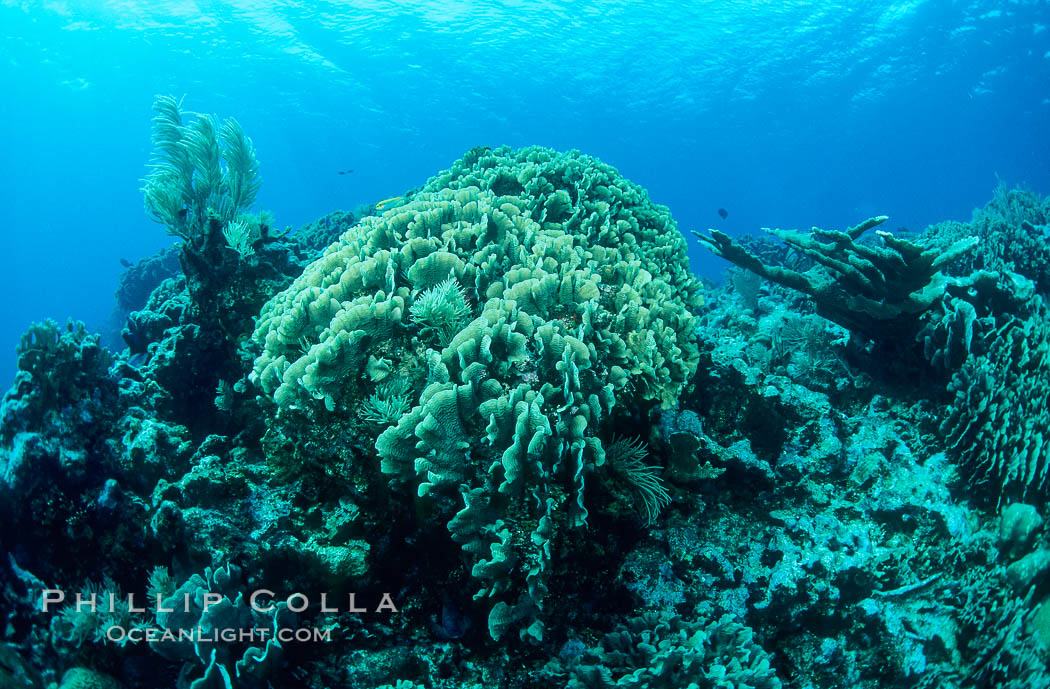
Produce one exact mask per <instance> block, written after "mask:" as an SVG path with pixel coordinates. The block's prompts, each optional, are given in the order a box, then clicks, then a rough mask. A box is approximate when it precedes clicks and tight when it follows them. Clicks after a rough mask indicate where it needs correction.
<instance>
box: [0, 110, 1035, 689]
mask: <svg viewBox="0 0 1050 689" xmlns="http://www.w3.org/2000/svg"><path fill="white" fill-rule="evenodd" d="M158 107H159V109H160V112H159V114H158V120H157V122H156V125H157V136H156V143H157V146H158V156H159V158H158V159H157V163H158V165H159V167H158V168H156V170H155V173H154V175H152V176H151V178H150V180H149V181H148V182H147V198H148V199H150V200H149V201H148V203H149V205H150V207H151V208H152V211H153V214H154V215H155V216H156V217H157V218H158V219H159V220H161V221H162V222H164V224H165V226H166V227H167V228H168V229H169V231H171V232H173V233H174V234H175V235H176V236H178V237H179V238H180V240H181V242H180V244H179V245H178V246H177V247H176V248H174V249H171V250H168V251H167V252H166V253H164V254H162V255H161V256H159V257H157V258H156V259H154V260H146V261H144V262H142V263H140V266H139V268H140V269H133V270H131V271H129V272H128V275H127V281H126V282H127V285H126V288H125V289H123V290H122V294H123V295H124V296H123V297H122V303H121V305H120V308H121V309H125V310H129V311H130V313H129V314H128V318H127V325H126V326H125V333H124V340H125V343H126V345H127V347H126V348H125V349H123V350H122V351H119V352H109V351H107V350H106V348H105V347H103V346H102V345H101V343H100V339H99V337H98V336H96V335H93V334H90V333H88V332H87V330H86V329H85V328H84V327H83V326H82V325H80V324H77V323H73V322H70V323H69V324H67V325H65V326H60V325H59V324H57V323H54V322H46V323H41V324H34V325H32V326H31V327H30V328H29V330H28V332H27V333H26V335H25V337H24V338H23V340H22V342H21V344H20V346H19V349H18V355H19V363H18V367H19V371H18V373H17V377H16V380H15V384H14V385H13V387H12V388H11V390H10V391H8V393H7V394H6V395H5V396H4V399H3V403H2V405H0V519H2V520H3V523H4V525H5V528H4V529H3V530H2V531H0V545H2V548H3V551H4V553H3V557H0V610H2V611H3V618H2V619H3V621H4V624H3V625H2V626H0V631H2V634H3V643H2V644H0V685H2V686H5V687H6V686H12V687H25V688H27V689H42V688H43V687H55V688H58V689H64V688H72V687H105V688H114V687H123V688H124V689H147V688H148V689H157V688H158V687H166V688H170V689H186V688H189V689H207V688H211V687H216V688H218V689H257V688H258V689H261V688H262V687H274V688H277V687H306V688H311V689H312V688H316V689H321V688H322V687H324V688H325V689H332V688H334V687H377V688H386V687H391V688H393V689H416V688H422V687H425V688H427V689H477V688H480V687H495V686H499V687H507V688H508V689H512V688H513V689H517V688H521V689H533V688H536V689H542V688H544V687H550V688H552V689H553V688H554V687H577V688H583V687H614V686H616V687H689V686H692V687H727V688H728V687H755V688H760V687H768V688H777V687H811V688H814V689H815V688H817V687H827V688H829V689H831V688H833V687H851V688H853V687H856V688H859V689H875V688H877V687H902V688H903V687H914V688H916V689H930V688H933V687H943V688H945V689H947V688H949V687H959V686H968V687H979V688H982V689H983V688H985V687H987V688H989V689H990V688H991V687H1007V688H1011V689H1012V688H1014V687H1017V688H1020V687H1032V686H1050V672H1048V670H1047V658H1048V657H1050V537H1048V532H1047V528H1046V519H1047V514H1046V499H1045V498H1046V495H1047V492H1048V491H1047V484H1048V483H1050V482H1048V481H1047V478H1046V475H1047V473H1050V469H1048V468H1047V453H1046V450H1045V448H1046V445H1045V442H1046V440H1045V438H1044V435H1045V429H1046V428H1048V427H1050V419H1048V418H1046V409H1047V404H1046V400H1047V394H1048V392H1047V391H1048V390H1050V373H1048V371H1050V362H1048V361H1047V356H1048V353H1050V330H1048V326H1047V323H1048V322H1050V314H1048V312H1047V307H1046V305H1045V299H1046V272H1045V271H1046V270H1047V262H1046V257H1045V255H1044V254H1041V253H1039V252H1040V251H1041V249H1040V248H1039V247H1040V243H1039V242H1040V237H1041V236H1042V235H1041V234H1040V233H1042V232H1043V231H1044V230H1045V227H1046V208H1047V203H1046V201H1045V200H1043V199H1041V198H1038V197H1036V196H1035V195H1034V194H1032V193H1031V192H1028V191H1023V190H1020V191H1019V190H1009V191H1008V190H1005V189H1002V188H1001V189H999V190H997V191H996V193H995V198H994V199H993V201H992V203H990V204H989V206H988V207H987V208H985V209H982V210H980V211H978V212H977V213H975V215H974V218H973V220H972V221H971V222H970V223H944V224H941V225H937V226H934V227H931V228H929V229H928V230H927V231H926V232H925V233H923V234H921V235H917V236H908V237H906V238H905V237H903V236H900V235H899V234H898V236H890V235H888V234H886V233H882V234H881V235H880V237H879V238H878V239H876V240H872V239H870V238H868V237H864V236H862V235H863V234H864V232H865V230H867V229H872V228H873V227H874V226H875V225H877V224H878V223H879V222H881V220H880V219H878V218H876V219H873V220H871V221H868V222H867V223H863V224H862V225H860V226H858V227H856V228H852V229H851V230H848V231H846V232H826V231H820V230H815V231H813V232H811V233H798V232H777V233H775V236H776V237H779V238H780V239H782V240H783V243H781V242H777V241H774V240H771V239H768V238H739V239H730V238H729V237H728V236H725V235H721V234H718V233H713V234H712V235H711V236H710V237H709V238H707V239H706V241H707V242H708V244H709V245H710V246H712V247H713V248H715V249H716V250H718V251H720V252H721V253H723V254H724V255H726V256H727V257H728V258H730V259H732V260H735V261H737V262H739V263H740V264H742V265H743V266H744V267H745V268H748V269H749V270H737V271H736V272H734V273H733V274H732V275H731V276H730V279H729V280H728V281H727V282H726V284H724V285H721V286H718V285H711V286H709V287H705V288H704V295H703V299H701V298H700V289H699V284H698V282H697V281H696V280H695V279H694V277H693V276H692V275H691V274H690V273H689V270H688V265H687V262H686V257H685V243H684V239H683V237H682V236H681V235H680V234H679V233H678V231H677V228H676V226H675V224H674V221H673V220H672V218H671V216H670V213H669V211H668V210H667V209H666V208H663V207H661V206H658V205H656V204H654V203H652V202H651V201H650V200H649V198H648V196H647V194H646V192H645V191H644V190H642V189H641V188H639V187H637V186H636V185H634V184H632V183H631V182H629V181H627V180H625V179H624V178H623V177H622V176H621V175H620V174H619V173H618V172H617V171H616V170H615V169H613V168H612V167H610V166H608V165H606V164H604V163H602V162H600V161H598V160H596V159H594V158H591V157H588V156H586V155H582V154H580V153H577V152H569V153H558V152H554V151H550V150H548V149H543V148H537V147H533V148H527V149H522V150H511V149H509V148H499V149H489V148H483V147H482V148H475V149H472V150H471V151H468V152H467V154H466V155H465V156H464V157H463V158H462V159H460V160H458V161H455V162H454V163H453V164H452V165H451V166H450V167H449V169H448V170H446V171H443V172H441V173H439V174H437V175H436V176H434V177H433V178H431V179H430V180H428V181H427V182H426V183H425V184H424V185H422V186H421V187H419V188H418V189H415V190H410V191H406V192H405V193H404V194H403V195H402V196H398V197H395V198H394V199H388V200H385V201H383V202H379V203H377V204H375V205H373V206H369V207H365V208H361V209H357V210H355V211H354V212H353V213H345V212H337V213H333V214H331V215H329V216H326V217H324V218H322V219H320V220H318V221H316V222H315V223H311V224H310V225H308V226H306V227H303V228H299V229H298V230H289V231H286V232H282V233H280V234H278V233H275V232H272V231H271V228H272V226H273V221H272V218H269V217H268V215H266V214H264V213H258V214H253V213H251V206H252V197H253V195H254V192H255V191H256V188H257V184H258V177H257V163H255V161H254V153H253V149H252V147H251V144H250V142H249V141H248V140H247V138H246V137H245V136H244V134H243V132H240V129H239V127H237V126H236V125H235V124H233V123H232V121H227V123H226V125H225V126H222V125H219V124H218V123H217V121H216V120H214V119H213V118H210V117H208V116H198V117H197V118H196V119H195V120H193V121H192V122H190V123H188V124H184V120H183V113H182V111H181V109H180V108H179V107H178V104H177V103H175V101H173V100H170V99H161V100H160V101H158ZM973 238H980V239H981V241H980V242H979V243H977V244H976V245H974V244H975V242H974V239H973ZM996 238H1007V239H1008V240H1009V241H1003V242H1001V243H999V244H996V243H995V241H994V240H995V239H996ZM170 269H174V273H169V272H167V271H168V270H170ZM147 289H149V290H151V293H150V294H149V295H148V296H147V295H146V294H145V292H146V291H147ZM891 353H892V354H896V355H899V356H897V358H894V359H892V360H891V359H887V358H885V357H886V355H888V354H891ZM45 591H46V592H49V593H48V595H53V594H55V593H56V591H59V592H63V593H64V596H65V598H64V600H62V601H59V602H55V601H54V600H53V599H50V600H52V602H54V603H55V604H54V605H51V606H50V608H46V609H45V607H43V605H42V604H43V602H44V601H45V600H46V599H45V597H44V593H45ZM260 591H262V592H263V593H264V596H263V600H265V601H266V602H268V603H270V605H264V606H263V607H261V608H260V607H257V606H255V605H253V603H254V602H255V600H256V599H255V598H254V596H255V594H257V593H258V592H260ZM78 593H79V595H80V601H79V603H80V604H79V605H78V600H77V594H78ZM322 596H324V597H322ZM92 597H94V598H92ZM85 600H94V601H95V602H96V603H100V604H101V605H96V606H95V607H92V606H90V605H86V604H84V601H85ZM246 629H247V630H253V629H254V630H259V629H261V630H265V631H266V632H267V633H268V636H266V637H260V636H242V635H241V634H242V633H243V632H245V630H246ZM121 630H124V631H130V632H132V634H130V635H127V634H126V635H124V636H120V634H119V632H120V631H121ZM192 630H205V631H206V632H207V634H206V635H205V636H204V637H197V638H194V637H193V636H192V634H191V631H192ZM278 630H294V631H295V632H308V633H310V634H312V633H315V632H318V631H322V632H326V633H328V634H330V636H325V635H324V634H322V635H321V636H320V637H310V636H309V634H307V636H305V637H302V638H300V637H297V636H293V637H291V638H289V637H287V636H285V637H282V638H278V637H277V634H276V632H277V631H278ZM140 633H141V634H142V635H147V634H153V635H154V636H153V637H152V638H145V636H143V637H142V638H139V636H138V635H139V634H140ZM209 634H210V636H209Z"/></svg>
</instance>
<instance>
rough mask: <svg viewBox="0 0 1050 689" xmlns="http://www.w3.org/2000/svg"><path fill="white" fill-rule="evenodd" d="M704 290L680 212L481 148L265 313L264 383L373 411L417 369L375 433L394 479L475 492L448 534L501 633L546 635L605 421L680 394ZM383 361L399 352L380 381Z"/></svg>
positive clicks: (432, 489)
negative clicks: (557, 561) (545, 622)
mask: <svg viewBox="0 0 1050 689" xmlns="http://www.w3.org/2000/svg"><path fill="white" fill-rule="evenodd" d="M698 292H699V289H698V284H697V283H696V281H695V280H694V279H693V277H692V276H691V275H690V273H689V268H688V264H687V261H686V256H685V242H684V240H683V238H682V237H681V235H680V234H679V233H678V232H677V230H676V228H675V226H674V222H673V221H672V220H671V217H670V214H669V213H668V212H667V210H666V209H665V208H662V207H659V206H656V205H654V204H652V202H650V201H649V199H648V197H647V195H646V194H645V192H644V191H643V190H642V189H641V188H639V187H637V186H636V185H633V184H631V183H630V182H628V181H626V180H625V179H623V178H622V177H621V176H620V175H619V174H618V173H617V172H616V170H615V169H613V168H612V167H610V166H608V165H604V164H602V163H600V162H599V161H597V160H595V159H593V158H590V157H588V156H584V155H581V154H579V153H576V152H572V153H568V154H559V153H555V152H553V151H550V150H547V149H543V148H529V149H523V150H520V151H512V150H510V149H507V148H503V149H496V150H490V149H487V148H479V149H474V150H472V151H471V152H469V153H468V154H467V156H466V157H465V158H464V159H462V160H460V161H457V162H456V163H455V164H454V165H453V166H452V168H451V169H450V170H449V171H447V172H445V173H442V174H440V175H438V176H437V177H435V178H433V179H431V180H430V181H429V182H428V183H427V184H426V185H425V186H424V187H423V188H422V189H421V190H420V191H418V192H417V193H415V194H413V195H411V196H410V197H409V198H407V199H406V201H405V202H404V203H403V204H402V205H400V206H398V207H397V208H395V209H392V210H389V211H387V212H386V213H383V214H382V215H380V216H376V217H370V218H365V220H364V221H362V222H361V224H359V225H357V226H355V227H354V228H352V229H351V230H349V231H348V232H346V233H345V234H344V235H343V236H342V237H341V238H340V240H339V241H338V242H337V243H336V244H333V245H332V246H331V247H330V248H329V249H328V250H327V251H326V252H325V254H324V255H323V256H322V257H321V258H320V259H318V260H317V261H316V262H315V263H314V264H312V265H311V266H309V267H308V268H307V269H306V270H305V271H304V273H303V275H302V276H301V277H300V278H299V279H297V280H296V281H295V282H294V283H293V284H292V286H291V287H290V288H289V289H287V290H285V291H284V292H282V293H281V294H279V295H278V296H277V297H276V298H274V299H273V300H272V301H271V302H270V303H268V304H267V305H266V306H265V307H264V308H263V311H262V314H261V315H260V318H259V321H258V326H257V328H256V331H255V335H254V341H255V344H256V346H258V347H259V348H260V350H261V355H260V356H259V357H258V359H257V360H256V362H255V368H254V371H253V373H252V375H251V380H252V381H253V382H254V383H255V384H256V385H257V386H258V387H259V388H260V389H261V390H262V391H264V392H266V393H268V394H269V395H272V397H273V400H274V401H275V402H276V403H277V405H278V407H279V412H278V418H280V416H281V414H282V413H291V412H295V411H296V410H301V409H303V408H311V407H315V408H323V409H325V410H327V412H329V413H332V414H334V415H336V416H337V417H343V418H349V417H353V416H356V415H359V414H363V415H364V416H365V417H367V418H370V419H373V420H374V419H377V418H383V414H380V413H377V409H378V408H379V406H380V405H382V406H383V408H384V409H389V408H390V405H389V403H383V402H382V400H384V399H390V394H389V392H384V390H385V388H384V387H382V386H384V385H386V384H385V383H383V382H382V378H385V377H386V376H387V375H389V376H393V377H396V378H397V379H400V380H405V381H409V382H410V385H411V398H412V400H413V406H412V408H411V409H410V410H408V411H407V413H404V414H403V415H401V416H400V417H399V418H398V419H396V420H395V419H392V418H391V419H390V424H389V425H388V426H387V427H386V428H385V430H383V432H382V433H381V434H380V435H379V436H378V438H372V439H371V441H372V442H374V445H375V449H376V450H377V451H378V454H379V456H380V458H381V460H382V471H383V472H384V473H386V474H389V475H391V476H392V477H393V478H394V479H395V480H396V481H401V482H407V483H410V484H413V485H416V486H417V492H418V494H419V496H427V495H431V494H433V493H443V494H446V495H448V494H451V495H455V494H457V493H460V494H462V498H461V509H460V510H459V512H458V513H457V514H455V515H454V516H453V515H448V517H453V518H452V519H451V520H450V521H449V524H448V526H449V530H450V531H451V532H452V538H453V539H454V540H455V541H456V542H457V543H460V544H461V545H462V547H463V550H464V551H466V553H467V554H468V556H469V559H470V561H471V563H472V564H471V571H472V574H473V576H474V578H475V579H477V580H479V582H480V583H481V588H480V589H479V590H478V592H477V594H476V595H477V597H491V598H492V599H493V603H494V605H493V607H492V612H491V614H490V618H489V628H490V632H491V633H492V635H493V636H494V637H499V636H500V635H502V633H503V632H504V631H505V630H506V628H507V627H509V626H512V625H514V626H518V627H519V628H520V629H521V630H522V634H523V635H525V634H527V635H530V636H532V637H535V638H539V637H540V635H541V633H542V632H541V630H542V627H541V625H540V624H539V623H538V613H539V611H540V609H541V608H542V605H543V599H544V591H545V589H546V584H545V573H544V572H545V570H546V569H547V564H548V562H549V560H550V557H551V555H550V538H551V536H552V534H553V533H554V532H555V531H556V530H557V528H558V527H561V526H569V525H571V526H582V525H584V524H585V523H586V517H587V509H586V507H585V506H584V502H585V500H584V483H585V480H586V476H587V475H588V474H589V473H591V472H592V471H594V470H595V469H597V468H598V467H600V466H602V465H603V464H604V463H605V451H604V450H603V445H602V442H603V440H604V441H605V442H611V434H610V433H608V432H607V431H603V424H604V425H605V426H606V427H607V426H608V423H609V421H610V420H611V419H612V418H614V416H615V415H616V414H617V413H621V412H625V413H630V414H635V413H637V410H644V409H646V408H651V407H654V406H664V407H670V406H673V404H674V403H675V401H676V398H677V397H678V396H679V394H680V393H681V391H682V389H683V387H684V385H685V383H686V381H687V380H688V378H689V377H690V375H691V374H692V372H693V370H694V368H695V366H696V362H697V356H698V355H697V350H696V345H695V343H694V341H693V337H692V330H693V310H694V309H695V308H697V307H698V306H699V304H700V297H699V293H698ZM377 357H378V358H381V359H382V360H384V361H387V362H393V363H392V364H390V366H392V367H393V369H392V370H390V371H389V372H387V371H386V370H384V371H383V372H382V373H381V377H380V379H379V380H376V376H375V375H371V376H370V375H365V371H366V370H369V369H370V366H369V364H370V362H372V361H373V360H376V358H377ZM371 368H373V369H374V364H373V365H372V367H371ZM362 406H364V407H365V409H363V410H361V409H360V408H361V407H362ZM395 421H396V423H395ZM366 440H367V439H366ZM363 442H364V441H363ZM365 450H367V448H365ZM566 491H567V492H566ZM526 525H530V526H526Z"/></svg>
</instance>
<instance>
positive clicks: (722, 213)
mask: <svg viewBox="0 0 1050 689" xmlns="http://www.w3.org/2000/svg"><path fill="white" fill-rule="evenodd" d="M718 214H719V215H720V216H722V220H725V219H726V218H728V217H729V211H727V210H726V209H725V208H719V209H718Z"/></svg>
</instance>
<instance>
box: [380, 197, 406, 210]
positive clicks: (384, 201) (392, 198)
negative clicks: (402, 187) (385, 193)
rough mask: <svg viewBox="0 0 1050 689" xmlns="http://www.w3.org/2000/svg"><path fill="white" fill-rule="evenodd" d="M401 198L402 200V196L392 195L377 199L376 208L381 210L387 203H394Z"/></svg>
mask: <svg viewBox="0 0 1050 689" xmlns="http://www.w3.org/2000/svg"><path fill="white" fill-rule="evenodd" d="M400 200H401V197H400V196H391V197H390V198H388V199H383V200H382V201H377V202H376V210H377V211H381V210H383V208H385V207H386V206H387V204H390V203H393V202H394V201H400Z"/></svg>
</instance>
